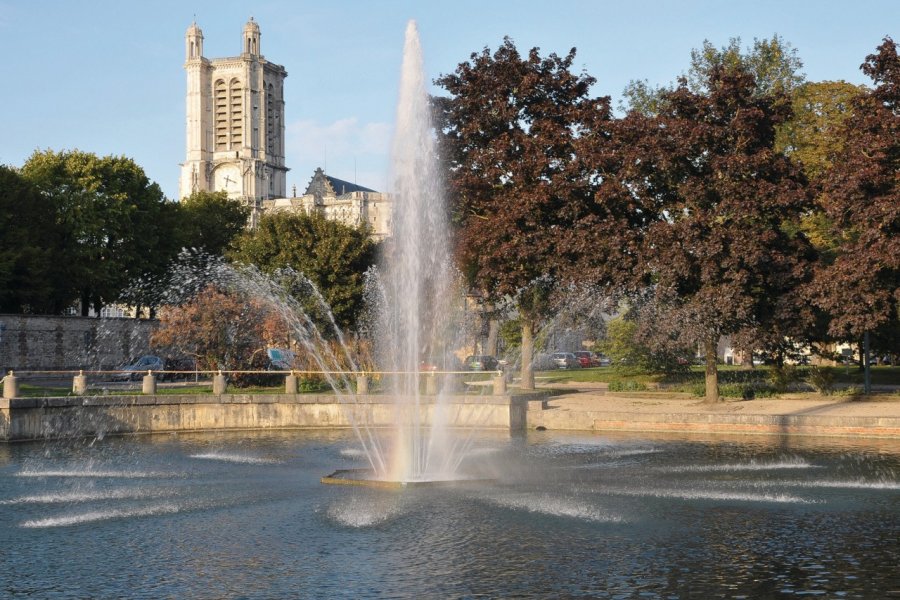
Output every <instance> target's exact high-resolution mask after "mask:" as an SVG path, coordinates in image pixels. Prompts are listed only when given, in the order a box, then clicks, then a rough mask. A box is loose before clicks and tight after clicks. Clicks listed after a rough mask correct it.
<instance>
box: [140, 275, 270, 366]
mask: <svg viewBox="0 0 900 600" xmlns="http://www.w3.org/2000/svg"><path fill="white" fill-rule="evenodd" d="M159 320H160V325H159V328H158V329H157V330H156V331H155V332H154V333H153V335H152V337H151V340H150V343H151V346H152V347H153V348H155V349H157V350H159V351H160V353H161V354H163V355H167V356H190V357H193V358H194V359H195V360H196V363H197V367H198V369H199V370H216V369H222V370H251V369H265V368H266V366H267V365H268V358H267V356H266V348H268V347H270V346H278V347H285V346H286V345H287V325H286V324H285V323H284V322H283V320H281V318H280V316H279V315H278V314H277V313H276V312H275V311H273V310H272V309H271V308H270V307H269V306H267V305H266V304H264V303H263V302H262V301H260V300H258V299H255V298H249V297H241V296H239V295H237V294H234V293H226V292H223V291H221V290H219V289H217V288H216V287H215V286H213V285H209V286H207V287H206V288H204V289H203V290H202V291H201V292H200V293H199V294H197V295H196V296H195V297H194V298H192V299H190V300H189V301H187V302H185V303H184V304H181V305H178V306H164V307H162V308H161V309H160V312H159Z"/></svg>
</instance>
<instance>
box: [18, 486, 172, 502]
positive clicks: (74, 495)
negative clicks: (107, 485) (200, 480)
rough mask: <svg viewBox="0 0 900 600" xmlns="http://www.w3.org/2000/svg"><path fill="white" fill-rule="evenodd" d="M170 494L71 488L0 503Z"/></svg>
mask: <svg viewBox="0 0 900 600" xmlns="http://www.w3.org/2000/svg"><path fill="white" fill-rule="evenodd" d="M169 495H172V492H171V491H167V490H155V489H146V488H115V489H110V490H71V491H65V492H52V493H46V494H35V495H32V496H21V497H19V498H12V499H10V500H0V504H65V503H76V502H95V501H98V500H127V499H135V498H159V497H161V496H169Z"/></svg>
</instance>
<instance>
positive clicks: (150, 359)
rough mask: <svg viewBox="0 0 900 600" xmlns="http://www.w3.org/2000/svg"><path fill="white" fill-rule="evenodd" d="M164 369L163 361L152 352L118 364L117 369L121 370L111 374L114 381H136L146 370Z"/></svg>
mask: <svg viewBox="0 0 900 600" xmlns="http://www.w3.org/2000/svg"><path fill="white" fill-rule="evenodd" d="M163 369H165V361H163V359H161V358H160V357H158V356H153V355H152V354H147V355H144V356H142V357H140V358H138V359H136V360H135V361H133V362H131V363H129V364H125V365H122V366H120V367H119V368H118V369H117V370H118V371H123V372H122V373H116V374H114V375H113V376H112V379H113V380H114V381H136V380H137V379H139V378H140V377H143V376H144V375H146V374H147V371H162V370H163Z"/></svg>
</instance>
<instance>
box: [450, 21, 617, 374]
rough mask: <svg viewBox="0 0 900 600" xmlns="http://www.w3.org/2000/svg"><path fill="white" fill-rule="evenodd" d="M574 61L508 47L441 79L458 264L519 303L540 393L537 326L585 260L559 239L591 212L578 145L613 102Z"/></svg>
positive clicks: (526, 368) (603, 121)
mask: <svg viewBox="0 0 900 600" xmlns="http://www.w3.org/2000/svg"><path fill="white" fill-rule="evenodd" d="M574 58H575V50H574V49H572V50H571V51H570V52H569V53H568V54H567V55H566V56H564V57H560V56H557V55H556V54H550V55H549V56H547V57H541V56H540V54H539V50H538V49H537V48H533V49H532V50H531V51H530V52H529V53H528V54H527V55H525V56H523V55H520V54H519V52H518V50H517V49H516V47H515V45H514V44H513V42H512V41H511V40H509V39H508V38H507V39H505V40H504V42H503V44H502V45H501V46H500V47H499V48H498V49H497V50H496V52H494V53H493V54H492V53H491V52H490V51H489V50H488V49H487V48H485V49H484V51H482V52H481V53H475V54H472V55H471V57H470V60H469V61H468V62H464V63H461V64H460V65H459V66H458V67H457V69H456V71H455V72H453V73H452V74H449V75H443V76H441V77H440V78H438V80H437V84H438V85H440V86H441V87H443V88H444V89H445V90H446V91H447V92H448V94H449V96H445V97H437V98H434V104H435V108H436V111H435V112H436V117H437V123H438V131H439V140H440V150H441V154H442V158H443V160H444V161H445V162H446V165H447V178H448V184H449V188H450V191H451V196H452V205H453V213H454V214H453V218H454V222H455V223H456V225H457V226H458V235H457V240H458V245H457V248H456V252H457V257H458V259H459V262H460V264H461V266H462V268H463V270H464V272H465V273H466V274H467V275H468V278H469V281H470V284H471V285H473V286H474V287H475V288H477V289H478V290H480V291H481V292H482V293H483V294H486V296H487V298H488V299H489V300H491V301H499V300H501V299H503V298H510V297H511V298H514V299H516V302H517V306H518V308H519V312H520V315H521V323H522V339H523V343H522V385H523V387H525V388H529V387H533V385H534V379H533V374H532V372H531V352H532V335H533V333H534V325H535V322H536V319H537V318H538V316H539V314H540V311H541V307H542V306H544V305H545V304H546V302H545V301H546V298H547V296H548V294H549V293H552V291H553V289H552V288H553V287H554V285H555V284H556V282H558V281H561V280H562V279H563V278H564V277H565V276H566V274H567V273H568V272H569V269H570V267H571V264H572V263H573V262H574V261H577V260H578V258H579V254H578V248H574V247H572V246H570V245H567V244H566V243H564V242H565V240H564V238H563V237H562V236H561V235H559V234H560V232H562V231H564V230H565V229H567V228H568V227H570V226H571V224H572V223H573V222H574V221H576V220H578V219H579V218H580V217H581V215H582V213H583V212H584V211H585V210H588V209H589V208H590V202H589V200H590V197H591V189H592V185H591V179H590V177H589V171H588V169H587V168H586V165H585V163H584V161H582V160H581V157H580V156H578V155H577V154H576V145H577V140H578V139H579V138H580V137H583V136H586V135H589V134H593V132H596V131H602V130H603V129H604V128H605V127H606V126H607V125H608V122H609V119H610V109H609V99H608V98H593V97H591V96H590V88H591V86H592V85H593V84H594V79H593V78H592V77H590V76H588V75H586V74H584V73H582V74H576V73H573V72H572V71H571V68H572V62H573V60H574ZM595 137H597V138H598V139H599V137H600V134H598V135H596V136H595Z"/></svg>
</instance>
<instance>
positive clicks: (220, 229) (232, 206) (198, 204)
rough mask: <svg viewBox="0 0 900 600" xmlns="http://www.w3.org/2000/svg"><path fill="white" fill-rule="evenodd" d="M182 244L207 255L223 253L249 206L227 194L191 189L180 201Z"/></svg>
mask: <svg viewBox="0 0 900 600" xmlns="http://www.w3.org/2000/svg"><path fill="white" fill-rule="evenodd" d="M180 213H181V219H182V223H181V226H180V229H181V234H182V235H183V244H184V245H185V246H186V247H192V248H196V249H197V250H201V251H203V252H206V253H208V254H212V255H223V254H225V252H226V251H227V250H228V249H229V248H230V246H231V244H232V243H233V242H234V240H235V239H236V238H237V237H238V236H239V235H240V234H241V233H242V232H243V231H244V229H245V228H246V226H247V219H249V218H250V208H249V207H247V206H244V205H243V204H241V203H240V201H238V200H232V199H230V198H229V197H228V193H227V192H224V191H221V192H194V193H192V194H191V195H190V196H188V197H187V198H184V199H183V200H182V201H181V204H180Z"/></svg>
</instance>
